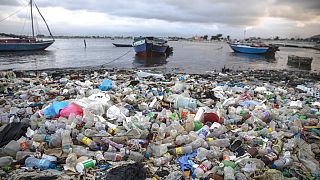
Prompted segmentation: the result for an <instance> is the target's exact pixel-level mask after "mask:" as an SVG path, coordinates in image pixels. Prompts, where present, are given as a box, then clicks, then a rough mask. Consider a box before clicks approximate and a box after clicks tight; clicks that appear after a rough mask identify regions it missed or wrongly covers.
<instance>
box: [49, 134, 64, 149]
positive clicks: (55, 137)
mask: <svg viewBox="0 0 320 180" xmlns="http://www.w3.org/2000/svg"><path fill="white" fill-rule="evenodd" d="M61 145H62V138H61V133H60V132H56V133H54V134H52V135H51V138H50V141H49V147H50V148H57V147H61Z"/></svg>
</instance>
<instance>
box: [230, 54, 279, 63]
mask: <svg viewBox="0 0 320 180" xmlns="http://www.w3.org/2000/svg"><path fill="white" fill-rule="evenodd" d="M230 56H234V57H237V58H240V59H241V60H244V61H249V62H255V61H266V62H271V63H273V62H275V61H276V58H275V56H270V55H261V54H246V53H238V52H231V53H230Z"/></svg>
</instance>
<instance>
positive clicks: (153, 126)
mask: <svg viewBox="0 0 320 180" xmlns="http://www.w3.org/2000/svg"><path fill="white" fill-rule="evenodd" d="M35 73H38V72H23V73H19V75H15V73H13V72H11V73H7V74H12V75H11V76H10V77H9V76H8V77H4V78H1V79H0V93H1V94H0V125H1V127H0V169H1V170H0V172H1V173H0V177H1V179H2V178H3V179H10V178H11V179H14V178H18V179H19V178H21V177H30V178H43V177H48V178H60V179H81V178H83V179H139V180H140V179H210V178H211V179H230V180H232V179H285V178H298V179H317V178H319V177H320V173H319V172H320V167H319V161H320V123H319V122H320V95H319V94H320V93H319V89H320V82H319V76H318V75H315V74H311V73H306V72H301V73H296V72H278V71H245V72H231V73H227V74H222V73H210V74H198V75H197V74H190V75H189V74H159V73H153V72H144V71H138V72H134V71H106V70H99V71H96V72H94V71H79V72H75V71H71V70H70V71H64V72H55V71H47V72H42V73H41V74H39V75H38V76H37V75H36V74H35Z"/></svg>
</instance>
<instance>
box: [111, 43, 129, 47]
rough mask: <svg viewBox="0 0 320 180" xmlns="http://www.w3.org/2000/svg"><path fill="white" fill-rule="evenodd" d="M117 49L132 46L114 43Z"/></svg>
mask: <svg viewBox="0 0 320 180" xmlns="http://www.w3.org/2000/svg"><path fill="white" fill-rule="evenodd" d="M112 44H113V45H114V46H115V47H132V44H118V43H112Z"/></svg>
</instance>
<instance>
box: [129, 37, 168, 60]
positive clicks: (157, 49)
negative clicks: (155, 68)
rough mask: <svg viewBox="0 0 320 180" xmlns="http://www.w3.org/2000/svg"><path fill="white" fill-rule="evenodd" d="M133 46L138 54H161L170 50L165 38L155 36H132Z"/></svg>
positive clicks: (165, 53)
mask: <svg viewBox="0 0 320 180" xmlns="http://www.w3.org/2000/svg"><path fill="white" fill-rule="evenodd" d="M133 48H134V51H135V52H136V54H137V55H138V56H159V55H160V56H161V55H167V54H168V53H169V51H172V48H170V47H169V45H168V44H167V41H166V40H164V39H162V38H157V37H141V36H140V37H134V39H133Z"/></svg>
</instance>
